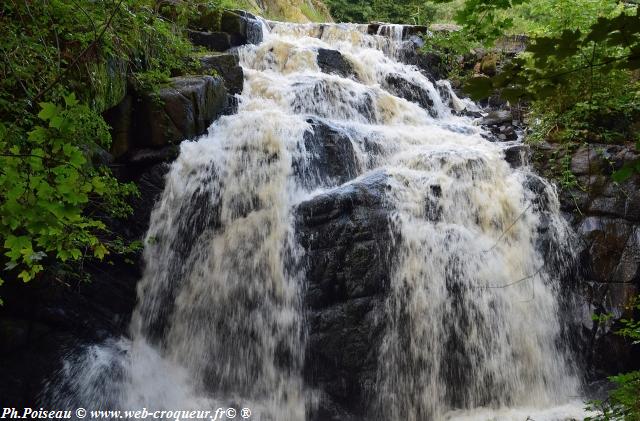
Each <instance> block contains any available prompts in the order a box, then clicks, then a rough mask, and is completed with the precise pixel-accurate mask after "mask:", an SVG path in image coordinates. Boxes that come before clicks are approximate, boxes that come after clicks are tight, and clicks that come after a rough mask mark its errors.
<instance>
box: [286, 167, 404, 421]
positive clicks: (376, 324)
mask: <svg viewBox="0 0 640 421" xmlns="http://www.w3.org/2000/svg"><path fill="white" fill-rule="evenodd" d="M386 178H387V177H386V175H385V174H384V173H382V172H379V173H374V174H371V175H369V176H367V177H366V178H365V179H362V180H358V181H355V182H353V183H352V184H348V185H344V186H341V187H338V188H336V189H334V190H331V191H329V192H327V193H325V194H322V195H319V196H316V197H314V198H313V199H312V200H310V201H307V202H304V203H302V204H300V205H299V207H298V208H297V212H296V214H297V219H298V225H297V228H298V229H297V232H298V238H299V241H300V244H301V245H302V246H303V247H304V248H305V250H306V257H305V259H306V260H305V268H306V269H307V285H306V291H305V294H304V296H305V307H306V308H307V309H308V310H307V315H306V318H307V320H308V322H309V331H308V339H307V350H306V361H305V368H304V379H305V381H306V383H307V384H308V385H309V386H310V387H311V388H313V389H315V390H317V391H318V392H319V396H320V400H319V405H318V407H317V408H315V409H313V411H312V419H314V420H345V419H366V415H367V414H366V412H365V408H366V407H367V406H368V405H367V403H368V397H369V396H373V393H371V392H372V391H373V388H374V386H375V379H376V370H377V363H378V361H377V360H378V348H379V345H380V343H381V339H382V335H383V328H384V323H385V319H384V317H385V316H384V302H385V297H386V294H387V293H388V291H389V282H390V281H389V279H390V271H391V267H392V266H393V252H392V250H391V247H390V244H391V243H392V240H393V238H392V236H393V234H392V232H393V231H392V229H391V222H390V212H391V209H390V207H389V204H388V203H387V202H386V200H385V196H384V191H385V189H386Z"/></svg>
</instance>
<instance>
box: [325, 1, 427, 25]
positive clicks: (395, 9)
mask: <svg viewBox="0 0 640 421" xmlns="http://www.w3.org/2000/svg"><path fill="white" fill-rule="evenodd" d="M326 3H327V5H328V6H329V9H330V10H331V15H332V16H333V17H334V19H335V20H336V21H338V22H360V23H366V22H374V21H376V22H392V23H406V24H413V25H423V24H426V23H428V22H431V21H433V18H434V16H435V13H436V8H435V7H434V5H433V4H432V2H425V1H421V0H399V1H393V0H373V1H364V0H356V1H350V0H328V1H327V2H326Z"/></svg>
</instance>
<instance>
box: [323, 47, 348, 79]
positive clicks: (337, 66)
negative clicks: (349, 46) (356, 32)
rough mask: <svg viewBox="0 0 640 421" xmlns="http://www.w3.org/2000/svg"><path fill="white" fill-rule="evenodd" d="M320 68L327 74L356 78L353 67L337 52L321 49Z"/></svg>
mask: <svg viewBox="0 0 640 421" xmlns="http://www.w3.org/2000/svg"><path fill="white" fill-rule="evenodd" d="M316 60H317V62H318V66H320V70H322V71H323V72H325V73H330V74H336V75H340V76H342V77H350V76H354V71H353V66H351V63H349V62H348V61H347V59H345V58H344V56H343V55H342V54H340V52H339V51H337V50H329V49H327V48H319V49H318V56H317V59H316Z"/></svg>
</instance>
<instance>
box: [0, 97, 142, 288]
mask: <svg viewBox="0 0 640 421" xmlns="http://www.w3.org/2000/svg"><path fill="white" fill-rule="evenodd" d="M37 116H38V119H39V122H38V123H37V124H35V125H34V126H33V127H31V129H30V130H29V131H28V132H26V133H25V132H23V131H22V130H21V129H20V128H19V127H16V126H15V125H14V126H9V127H6V126H5V125H4V124H2V125H0V150H1V151H3V152H2V155H0V168H1V170H0V191H2V192H3V193H4V194H3V199H2V201H1V202H0V236H1V237H2V238H3V239H4V242H3V244H2V246H3V247H4V250H5V251H4V255H5V257H6V258H7V262H6V267H5V269H6V270H8V271H9V272H13V271H15V273H17V277H18V278H20V279H22V280H23V281H25V282H27V281H30V280H31V279H33V278H34V277H35V276H36V275H37V274H38V273H39V272H40V271H42V270H43V269H44V267H45V264H46V263H47V262H48V261H49V260H50V259H56V260H59V261H61V262H66V261H68V260H78V259H81V258H82V257H83V256H85V255H87V254H89V255H92V256H93V257H96V258H98V259H103V258H104V256H105V255H106V254H108V253H109V251H108V245H109V244H108V242H107V241H105V237H106V236H105V235H104V234H103V235H101V234H100V233H101V232H102V233H104V232H105V230H106V226H105V224H104V223H103V222H102V221H100V220H99V219H97V218H94V217H92V216H90V215H89V214H88V213H87V212H84V211H85V210H86V209H87V208H92V209H101V210H103V211H105V212H107V213H109V214H110V216H123V215H126V214H127V212H128V211H129V210H130V207H129V206H128V205H127V203H126V201H125V199H126V197H127V196H128V195H130V194H133V193H134V192H135V189H134V187H133V186H131V185H120V184H118V183H117V181H116V180H115V179H114V178H113V177H112V176H111V175H110V173H109V172H108V170H106V169H105V168H103V167H94V166H93V165H91V163H90V162H89V160H88V159H87V158H88V155H90V152H88V149H89V148H92V147H104V146H108V144H109V142H110V138H109V133H108V130H107V127H106V124H105V123H104V121H103V120H102V119H101V118H99V115H97V114H96V113H95V112H94V111H92V110H91V109H90V108H89V107H87V106H86V105H81V104H80V103H79V102H78V100H77V99H76V97H75V95H74V94H70V95H67V96H65V97H64V104H62V105H60V104H54V103H51V102H43V103H40V112H39V113H38V115H37ZM89 139H92V140H91V142H93V143H89V142H90V141H89Z"/></svg>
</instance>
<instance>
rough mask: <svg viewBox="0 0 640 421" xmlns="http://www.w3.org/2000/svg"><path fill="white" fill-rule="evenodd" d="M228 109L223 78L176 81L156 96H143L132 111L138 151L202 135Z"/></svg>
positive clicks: (173, 80) (147, 94)
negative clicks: (139, 147)
mask: <svg viewBox="0 0 640 421" xmlns="http://www.w3.org/2000/svg"><path fill="white" fill-rule="evenodd" d="M226 106H227V90H226V88H225V86H224V83H223V81H222V78H219V77H212V76H194V77H178V78H173V79H172V80H171V85H170V86H169V87H166V88H162V89H160V91H159V92H158V93H157V94H156V93H151V92H146V93H143V94H142V96H141V98H140V99H139V102H138V103H137V104H136V105H135V108H134V110H135V111H134V133H135V136H136V143H137V145H139V146H141V147H162V146H166V145H170V144H177V143H180V142H181V141H183V140H184V139H191V138H194V137H195V136H198V135H201V134H203V133H204V132H205V131H206V130H207V128H208V127H209V125H210V124H211V123H212V122H213V120H214V119H215V118H217V117H218V116H220V115H221V114H222V113H223V112H224V111H225V108H226Z"/></svg>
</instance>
